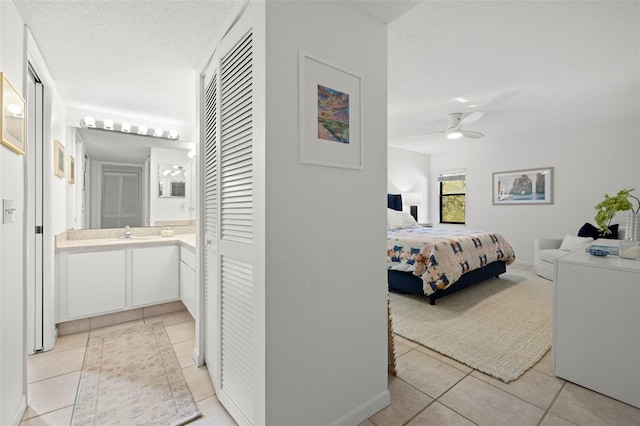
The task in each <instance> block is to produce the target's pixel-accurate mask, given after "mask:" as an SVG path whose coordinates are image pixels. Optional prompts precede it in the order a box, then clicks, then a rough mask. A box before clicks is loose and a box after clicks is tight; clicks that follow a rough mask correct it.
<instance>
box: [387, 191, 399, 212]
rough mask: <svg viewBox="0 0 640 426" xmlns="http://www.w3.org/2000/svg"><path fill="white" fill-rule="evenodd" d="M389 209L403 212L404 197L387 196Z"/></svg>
mask: <svg viewBox="0 0 640 426" xmlns="http://www.w3.org/2000/svg"><path fill="white" fill-rule="evenodd" d="M387 207H388V208H390V209H393V210H398V211H402V195H400V194H387Z"/></svg>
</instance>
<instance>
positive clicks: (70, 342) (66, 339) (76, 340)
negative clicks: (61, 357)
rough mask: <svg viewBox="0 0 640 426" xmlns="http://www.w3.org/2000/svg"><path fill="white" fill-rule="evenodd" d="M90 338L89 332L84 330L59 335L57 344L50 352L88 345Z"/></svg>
mask: <svg viewBox="0 0 640 426" xmlns="http://www.w3.org/2000/svg"><path fill="white" fill-rule="evenodd" d="M88 340H89V332H88V331H83V332H80V333H74V334H67V335H65V336H59V337H58V340H56V345H55V347H54V348H53V349H51V350H50V351H49V352H48V353H54V352H58V351H64V350H67V349H73V348H79V347H81V346H87V341H88Z"/></svg>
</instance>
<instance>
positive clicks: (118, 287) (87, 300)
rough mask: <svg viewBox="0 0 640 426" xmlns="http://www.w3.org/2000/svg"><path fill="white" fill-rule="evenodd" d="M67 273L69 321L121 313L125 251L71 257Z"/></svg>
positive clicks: (123, 296)
mask: <svg viewBox="0 0 640 426" xmlns="http://www.w3.org/2000/svg"><path fill="white" fill-rule="evenodd" d="M67 271H68V273H67V313H68V317H69V318H76V317H83V316H89V315H97V314H101V313H104V312H111V311H117V310H120V309H124V307H125V288H126V279H125V251H124V250H118V251H100V252H90V253H70V254H69V258H68V268H67Z"/></svg>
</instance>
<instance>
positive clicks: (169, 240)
mask: <svg viewBox="0 0 640 426" xmlns="http://www.w3.org/2000/svg"><path fill="white" fill-rule="evenodd" d="M170 244H174V245H180V246H183V247H185V248H187V249H190V250H192V251H195V247H196V234H174V235H173V236H172V237H162V236H159V235H149V236H135V234H134V236H133V237H131V238H120V237H108V238H91V239H78V240H68V239H63V238H56V251H82V250H93V249H117V248H123V247H127V246H133V247H153V246H163V245H170Z"/></svg>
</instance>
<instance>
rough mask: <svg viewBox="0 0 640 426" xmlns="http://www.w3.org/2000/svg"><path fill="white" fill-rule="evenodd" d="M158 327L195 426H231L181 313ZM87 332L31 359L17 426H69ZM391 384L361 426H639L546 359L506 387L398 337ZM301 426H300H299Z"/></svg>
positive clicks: (630, 411)
mask: <svg viewBox="0 0 640 426" xmlns="http://www.w3.org/2000/svg"><path fill="white" fill-rule="evenodd" d="M156 319H161V320H162V321H163V322H164V324H165V327H166V330H167V334H168V335H169V339H170V340H171V342H172V343H173V346H174V349H175V351H176V355H177V357H178V362H179V363H180V365H181V366H182V372H183V374H184V377H185V379H186V381H187V383H188V384H189V387H190V389H191V392H192V393H193V397H194V399H195V401H196V402H197V404H198V406H199V407H200V411H201V412H202V413H203V417H201V418H200V419H198V420H196V421H194V422H192V423H191V424H194V425H235V422H234V421H233V419H232V418H231V417H230V416H229V414H228V413H227V411H226V410H225V409H224V407H223V406H222V405H221V404H220V402H219V401H218V399H217V397H216V396H215V392H214V390H213V386H212V385H211V381H210V379H209V374H208V372H207V370H206V367H200V368H197V367H196V366H195V365H194V364H193V361H192V360H191V351H192V349H193V346H194V321H193V319H192V318H191V316H190V315H189V314H188V312H187V311H181V312H174V313H170V314H165V315H160V316H157V317H154V318H146V319H141V320H137V321H133V322H129V323H125V324H119V325H116V326H110V328H117V327H123V326H127V325H129V324H132V323H134V324H135V323H142V322H143V321H150V320H156ZM89 333H90V331H84V332H80V333H75V334H69V335H66V336H62V337H61V338H59V339H58V342H57V344H56V347H55V349H53V350H52V351H49V352H45V353H42V354H38V355H33V356H30V357H29V360H28V378H29V385H28V386H29V407H28V408H27V411H26V413H25V415H24V418H23V422H22V423H21V424H22V425H56V426H57V425H68V424H69V422H70V419H71V415H72V411H73V404H74V400H75V394H76V390H77V387H78V383H79V379H80V370H81V368H82V361H83V358H84V350H85V347H86V344H87V339H88V337H89ZM395 339H396V356H397V369H398V374H397V376H389V390H390V392H391V405H390V406H389V407H387V408H385V409H384V410H382V411H380V412H378V413H377V414H375V415H374V416H372V417H371V418H369V419H368V420H366V421H364V422H363V423H361V426H374V425H376V426H395V425H409V426H426V425H438V426H440V425H474V424H477V425H492V426H493V425H509V426H512V425H518V426H525V425H541V426H570V425H594V426H595V425H603V426H614V425H615V426H627V425H629V426H633V425H635V426H640V409H637V408H634V407H632V406H630V405H627V404H623V403H621V402H618V401H616V400H613V399H611V398H608V397H606V396H603V395H600V394H598V393H595V392H592V391H590V390H587V389H584V388H581V387H579V386H576V385H574V384H572V383H568V382H565V381H564V380H561V379H558V378H556V377H554V376H553V365H552V358H551V353H547V355H546V356H545V357H544V358H543V359H542V360H540V362H538V364H536V365H535V366H534V367H533V368H532V369H531V370H529V371H527V372H526V373H525V374H524V375H523V376H522V377H520V378H519V379H518V380H515V381H513V382H511V383H509V384H505V383H503V382H501V381H499V380H496V379H494V378H492V377H490V376H487V375H485V374H483V373H480V372H479V371H475V370H473V369H471V368H469V367H467V366H465V365H463V364H460V363H458V362H456V361H454V360H452V359H450V358H447V357H445V356H443V355H440V354H438V353H436V352H433V351H431V350H429V349H427V348H425V347H423V346H420V345H418V344H416V343H413V342H410V341H408V340H406V339H403V338H402V337H399V336H396V337H395ZM301 426H302V425H301Z"/></svg>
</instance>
